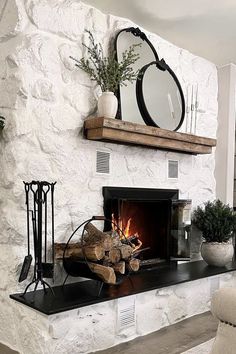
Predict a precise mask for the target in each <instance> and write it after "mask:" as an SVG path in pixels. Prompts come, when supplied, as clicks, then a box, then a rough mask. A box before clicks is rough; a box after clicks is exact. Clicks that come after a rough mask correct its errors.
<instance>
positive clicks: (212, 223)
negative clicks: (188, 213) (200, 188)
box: [192, 199, 236, 242]
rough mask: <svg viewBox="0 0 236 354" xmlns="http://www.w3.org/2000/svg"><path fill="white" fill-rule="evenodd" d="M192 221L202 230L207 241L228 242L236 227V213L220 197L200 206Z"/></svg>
mask: <svg viewBox="0 0 236 354" xmlns="http://www.w3.org/2000/svg"><path fill="white" fill-rule="evenodd" d="M192 223H193V224H194V225H195V226H196V227H197V228H198V229H199V230H200V231H201V232H202V237H203V238H204V239H205V241H206V242H227V241H228V240H229V239H230V238H231V237H232V234H233V232H234V231H235V229H236V214H235V213H234V211H233V209H232V208H230V207H229V205H226V204H224V203H222V202H221V201H220V200H219V199H217V200H215V201H213V202H209V201H208V202H207V203H205V205H204V207H200V206H198V207H197V208H196V209H195V211H194V212H193V216H192Z"/></svg>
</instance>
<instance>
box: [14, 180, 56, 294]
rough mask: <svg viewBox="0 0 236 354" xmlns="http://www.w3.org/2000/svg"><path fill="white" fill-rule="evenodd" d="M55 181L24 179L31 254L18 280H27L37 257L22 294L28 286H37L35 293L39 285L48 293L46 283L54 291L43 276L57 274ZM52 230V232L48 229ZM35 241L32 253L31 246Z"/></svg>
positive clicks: (26, 257) (28, 243) (28, 240)
mask: <svg viewBox="0 0 236 354" xmlns="http://www.w3.org/2000/svg"><path fill="white" fill-rule="evenodd" d="M55 184H56V182H54V183H49V182H46V181H32V182H30V183H28V182H24V187H25V196H26V201H25V203H26V215H27V218H26V220H27V246H28V254H27V256H25V259H24V262H23V266H22V269H21V273H20V277H19V282H22V281H23V280H25V279H27V277H28V274H29V270H30V266H31V263H32V261H33V260H34V275H33V280H32V281H31V282H30V283H29V284H28V285H27V287H26V288H25V291H24V293H23V296H24V295H25V294H26V292H27V290H28V289H29V287H30V286H31V285H33V284H35V285H34V292H35V291H36V290H37V287H38V286H39V284H41V285H42V286H43V289H44V292H46V286H47V287H48V288H49V289H50V291H51V292H52V294H54V292H53V289H52V288H51V286H50V285H49V284H48V283H47V282H46V281H45V280H44V278H51V279H53V276H54V263H55V256H54V187H55ZM48 229H49V230H50V233H49V232H48ZM32 244H33V256H32V255H31V251H30V249H31V245H32Z"/></svg>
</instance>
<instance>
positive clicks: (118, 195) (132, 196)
mask: <svg viewBox="0 0 236 354" xmlns="http://www.w3.org/2000/svg"><path fill="white" fill-rule="evenodd" d="M102 193H103V198H104V205H103V209H104V216H105V217H106V218H107V219H111V215H112V208H113V202H114V200H127V201H128V200H129V201H130V200H132V201H150V202H151V201H161V200H163V201H168V202H170V208H169V212H170V215H169V216H168V221H169V222H168V225H167V250H166V254H167V262H169V261H170V260H171V258H173V254H172V252H171V250H173V248H174V247H175V245H174V244H173V242H172V240H171V205H172V203H174V202H178V201H179V190H178V189H156V188H134V187H131V188H129V187H109V186H106V187H103V189H102ZM109 230H111V224H110V223H109V222H105V223H104V231H109ZM174 258H175V260H177V258H176V257H174ZM180 259H182V257H180Z"/></svg>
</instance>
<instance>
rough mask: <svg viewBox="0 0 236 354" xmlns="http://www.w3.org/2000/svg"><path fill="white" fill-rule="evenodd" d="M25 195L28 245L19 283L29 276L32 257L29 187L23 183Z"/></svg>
mask: <svg viewBox="0 0 236 354" xmlns="http://www.w3.org/2000/svg"><path fill="white" fill-rule="evenodd" d="M25 194H26V202H25V203H26V208H27V243H28V255H27V256H25V259H24V262H23V266H22V268H21V272H20V277H19V283H21V282H22V281H23V280H25V279H26V278H27V276H28V274H29V270H30V266H31V262H32V256H31V254H30V227H29V185H28V184H27V183H25Z"/></svg>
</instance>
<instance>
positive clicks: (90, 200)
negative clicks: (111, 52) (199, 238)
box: [0, 0, 235, 354]
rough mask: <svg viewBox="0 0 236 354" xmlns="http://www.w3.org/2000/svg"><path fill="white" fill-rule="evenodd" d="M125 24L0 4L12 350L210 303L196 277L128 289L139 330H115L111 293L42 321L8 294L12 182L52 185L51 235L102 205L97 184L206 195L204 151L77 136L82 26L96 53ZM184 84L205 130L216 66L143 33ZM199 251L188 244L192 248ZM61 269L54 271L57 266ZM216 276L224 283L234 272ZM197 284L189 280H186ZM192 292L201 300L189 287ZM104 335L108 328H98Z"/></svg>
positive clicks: (89, 89) (67, 6) (37, 5)
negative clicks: (194, 89) (103, 169)
mask: <svg viewBox="0 0 236 354" xmlns="http://www.w3.org/2000/svg"><path fill="white" fill-rule="evenodd" d="M133 25H134V26H136V25H135V24H133V23H132V22H131V21H129V20H126V19H121V18H118V17H115V16H112V15H104V14H102V13H101V12H100V11H98V10H97V9H94V8H92V7H90V6H88V5H85V4H83V3H82V2H80V1H76V0H51V1H47V0H4V1H3V3H1V4H0V49H1V50H0V97H1V99H0V114H2V115H4V116H5V117H6V128H5V130H4V132H3V134H2V135H1V137H0V148H1V154H0V166H1V169H0V188H1V193H0V225H1V230H0V246H1V257H0V269H1V284H0V303H1V306H0V320H1V328H0V341H2V342H3V343H6V344H7V345H9V346H11V347H13V348H15V349H18V350H19V351H20V352H21V353H24V354H28V353H32V354H37V353H40V354H45V353H50V354H51V353H58V352H62V353H66V354H67V353H75V352H76V353H86V352H89V351H92V350H98V349H102V348H105V347H108V346H112V345H115V344H117V343H119V342H121V341H125V340H128V339H130V338H131V337H132V336H133V337H134V336H137V335H142V334H146V333H149V332H151V331H153V330H156V329H158V328H161V327H163V326H166V325H168V324H170V323H173V322H176V321H179V320H180V319H182V318H185V317H188V316H190V315H192V314H195V313H198V312H202V311H205V310H206V309H208V303H209V298H210V292H209V282H210V280H202V281H198V282H193V283H191V286H190V284H188V285H180V286H178V287H171V288H168V289H163V290H161V291H158V292H148V293H146V294H140V295H138V296H137V328H136V329H135V330H134V331H129V332H127V333H128V334H127V333H126V335H120V334H117V333H116V304H117V302H116V301H111V302H109V303H104V304H100V305H96V306H91V307H89V308H84V309H81V310H79V311H71V312H68V313H66V314H61V315H58V316H52V317H50V318H47V317H45V316H43V315H41V314H39V313H36V312H34V311H32V310H30V309H27V308H24V307H23V306H21V305H19V304H17V303H14V302H13V301H12V300H9V299H8V295H9V294H10V293H12V292H16V291H20V290H22V289H23V287H25V285H26V283H25V282H24V283H23V284H21V285H18V284H17V278H18V275H19V265H20V264H21V262H22V261H23V257H24V255H25V252H26V235H25V231H26V228H25V205H24V203H25V198H24V189H23V184H22V180H26V181H30V180H32V179H38V180H40V179H44V180H51V181H57V186H56V200H55V203H56V205H55V207H56V210H55V211H56V225H55V226H56V239H57V240H58V241H65V240H67V239H68V237H69V235H70V233H71V231H72V230H73V229H74V228H75V227H76V225H78V224H79V223H80V222H82V221H83V220H84V219H86V218H88V217H89V216H91V215H94V214H101V213H102V202H103V201H102V194H101V188H102V186H104V185H113V186H137V187H153V188H178V189H179V190H180V197H182V198H190V199H192V200H193V206H196V205H198V204H200V203H202V202H204V201H206V200H208V199H213V198H214V197H215V179H214V164H215V157H214V152H213V154H211V155H206V156H189V155H184V154H178V153H170V152H165V151H158V150H152V149H142V148H141V147H140V148H138V147H127V146H121V145H116V144H106V143H99V142H91V141H86V140H84V139H83V138H82V126H83V120H84V119H85V118H86V117H87V116H88V115H89V114H91V113H93V112H95V110H96V99H95V97H94V88H95V87H94V84H93V83H91V81H90V80H89V79H88V77H87V76H86V75H85V74H84V73H83V72H81V71H80V70H76V69H75V67H74V64H73V62H72V61H71V60H70V59H69V55H72V56H74V57H77V58H80V57H81V55H82V54H83V53H84V49H83V47H82V45H81V42H82V40H84V41H86V40H87V36H86V34H85V33H84V30H85V29H90V30H92V31H93V33H94V35H95V37H96V39H97V40H98V41H100V42H101V43H102V44H103V46H104V48H105V50H106V49H107V47H108V45H109V41H110V39H111V38H112V37H113V36H114V34H115V32H116V31H117V30H119V29H122V28H124V27H127V26H133ZM147 34H148V36H149V38H150V40H151V41H152V42H153V44H154V46H155V47H156V49H157V51H158V53H159V55H160V57H162V56H163V57H164V58H165V59H166V61H167V62H168V63H169V65H170V66H171V67H172V69H173V70H174V71H175V72H176V74H177V76H178V77H179V79H180V82H181V84H182V86H183V90H184V92H186V87H187V85H189V84H192V83H198V85H199V95H200V99H199V101H200V102H199V103H200V108H201V109H203V110H205V111H206V113H205V114H199V119H198V126H197V133H198V134H199V135H203V136H207V137H215V135H216V129H217V73H216V68H215V66H214V65H213V64H211V63H210V62H208V61H206V60H204V59H202V58H199V57H196V56H194V55H192V54H191V53H189V52H187V51H186V50H183V49H181V48H178V47H176V46H174V45H172V44H171V43H169V42H167V41H165V40H163V39H162V38H160V37H159V36H157V35H155V34H152V33H147ZM97 149H102V150H104V151H109V152H110V153H111V174H110V175H108V176H101V175H100V176H99V175H97V174H96V173H95V158H96V150H97ZM167 159H177V160H179V170H180V176H179V179H178V180H177V181H176V180H175V181H171V180H168V179H167ZM194 252H196V254H197V247H195V248H194ZM58 269H59V267H58ZM227 277H229V278H227V279H226V278H225V277H224V276H222V277H220V279H222V281H221V283H222V285H224V284H225V283H227V284H228V283H229V282H234V281H235V279H234V277H233V275H227ZM196 284H197V285H196ZM199 291H200V292H201V296H200V295H199ZM104 332H105V333H106V335H105V336H104Z"/></svg>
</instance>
